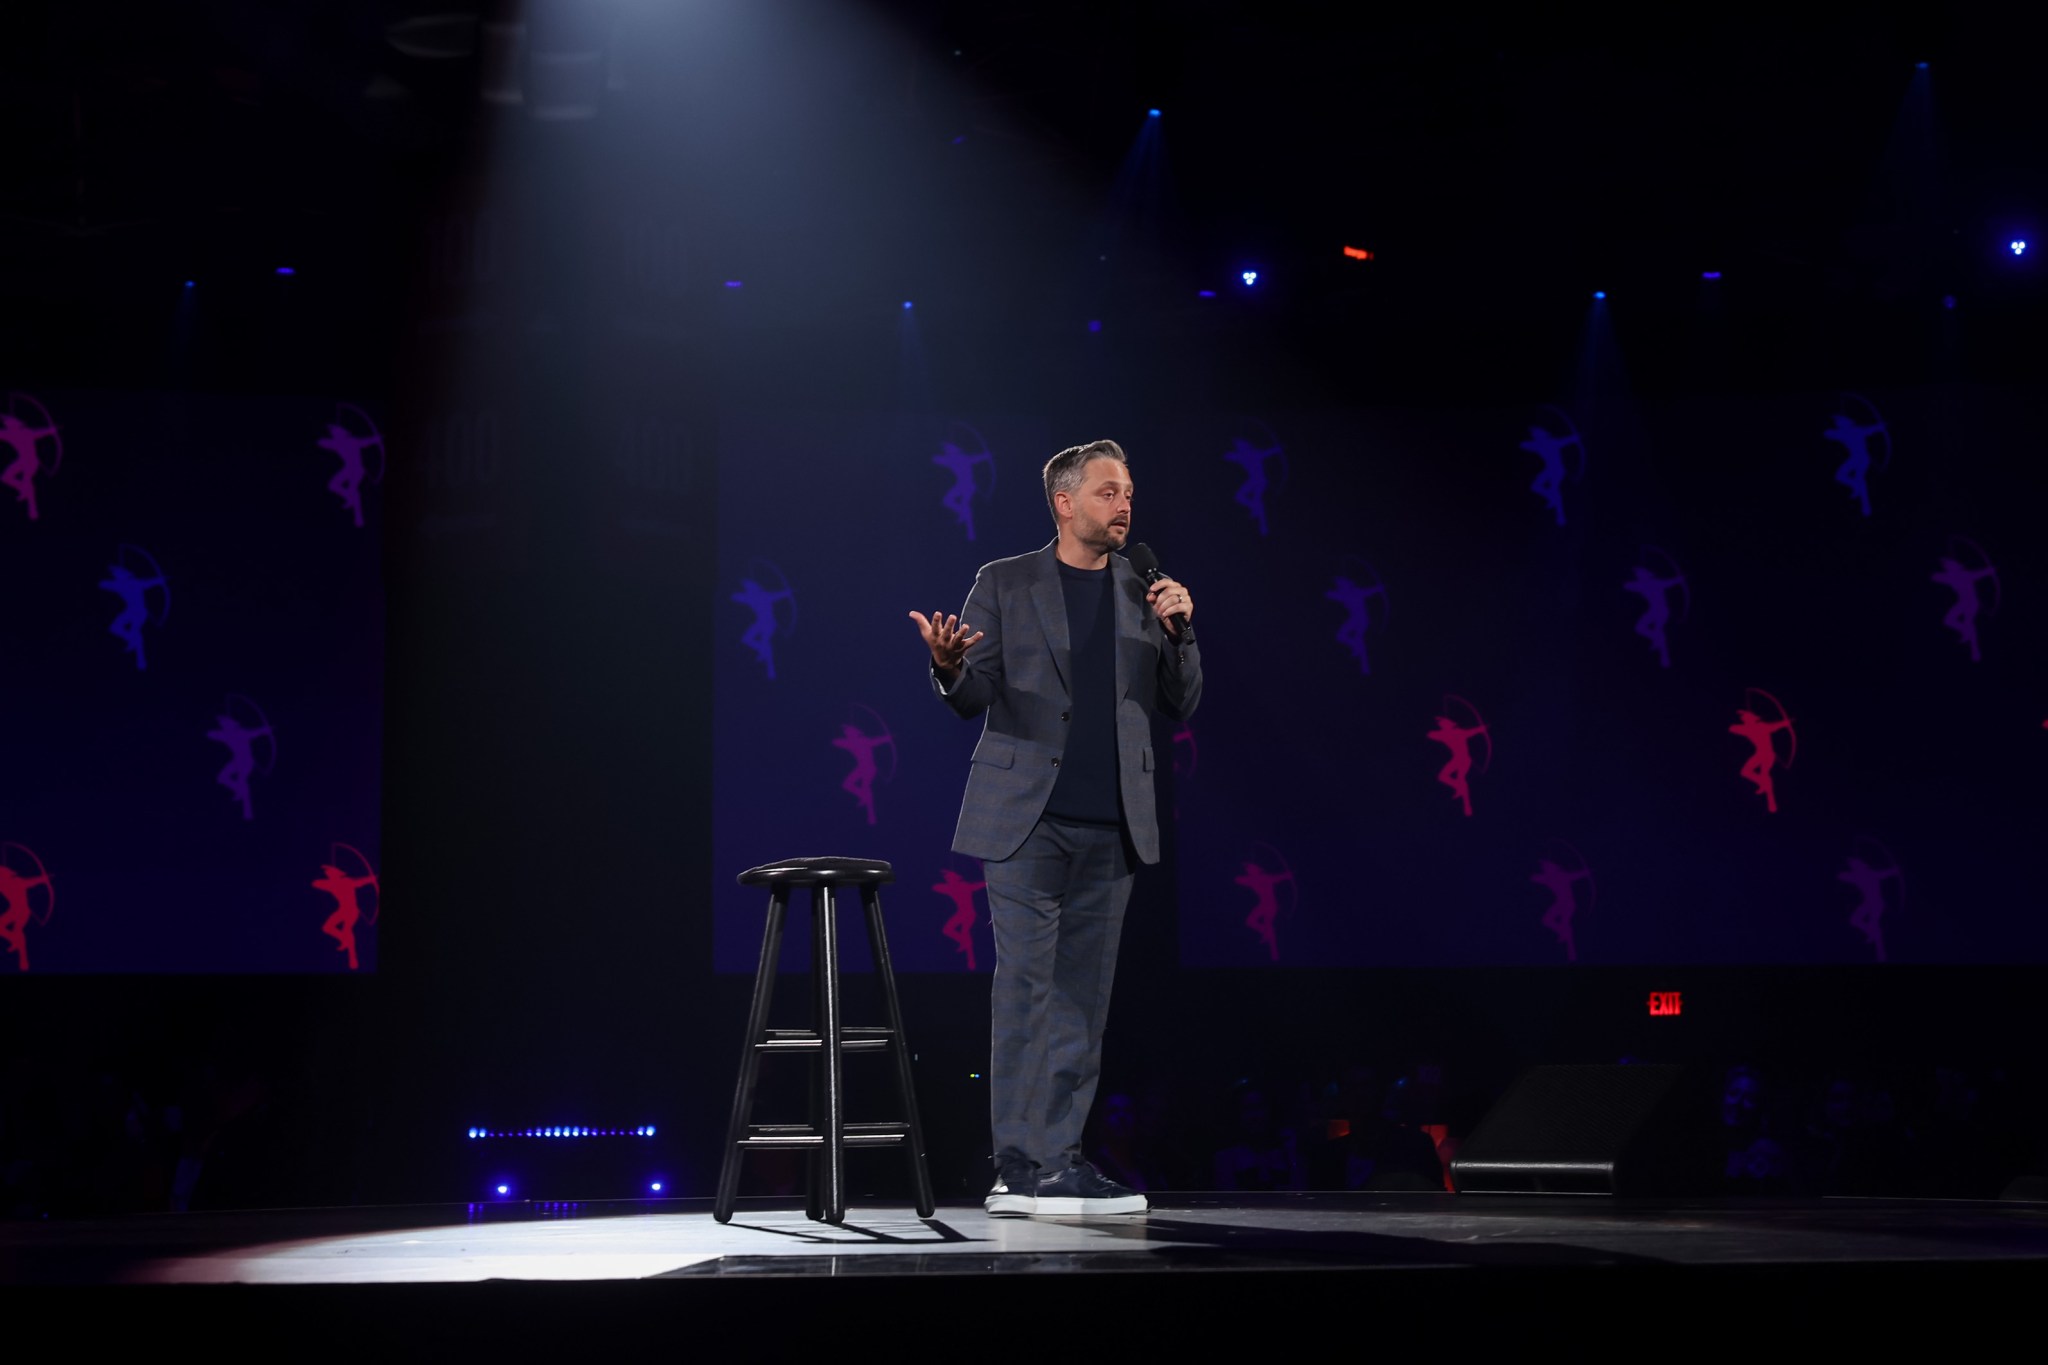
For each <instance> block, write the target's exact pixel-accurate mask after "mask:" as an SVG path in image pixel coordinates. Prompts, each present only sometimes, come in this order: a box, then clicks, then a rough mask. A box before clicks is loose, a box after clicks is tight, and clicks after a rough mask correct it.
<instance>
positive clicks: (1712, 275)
mask: <svg viewBox="0 0 2048 1365" xmlns="http://www.w3.org/2000/svg"><path fill="white" fill-rule="evenodd" d="M1700 278H1701V279H1703V280H1718V279H1720V278H1721V272H1720V271H1718V270H1702V271H1701V272H1700Z"/></svg>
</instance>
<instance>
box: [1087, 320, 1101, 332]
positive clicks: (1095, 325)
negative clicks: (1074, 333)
mask: <svg viewBox="0 0 2048 1365" xmlns="http://www.w3.org/2000/svg"><path fill="white" fill-rule="evenodd" d="M1088 330H1089V331H1091V332H1099V331H1101V330H1102V319H1101V318H1090V319H1088Z"/></svg>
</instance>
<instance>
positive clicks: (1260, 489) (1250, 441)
mask: <svg viewBox="0 0 2048 1365" xmlns="http://www.w3.org/2000/svg"><path fill="white" fill-rule="evenodd" d="M1244 425H1246V426H1249V427H1256V428H1258V430H1257V431H1254V432H1252V433H1251V434H1250V436H1249V437H1246V436H1243V435H1240V436H1238V437H1237V438H1236V440H1234V441H1233V442H1232V443H1231V446H1230V449H1229V450H1227V451H1225V452H1224V453H1223V458H1224V459H1225V460H1227V461H1228V462H1229V463H1231V464H1234V465H1237V466H1239V467H1240V468H1242V469H1243V470H1244V482H1242V483H1240V484H1239V485H1238V487H1237V505H1238V506H1240V507H1242V508H1244V510H1245V511H1246V512H1248V513H1250V514H1251V519H1252V521H1253V522H1254V523H1256V524H1257V526H1258V528H1259V534H1260V535H1262V536H1263V535H1265V534H1266V533H1267V530H1268V529H1269V528H1268V526H1267V523H1266V493H1267V491H1268V489H1269V487H1270V484H1269V483H1268V481H1267V479H1266V465H1267V464H1268V463H1270V462H1271V461H1274V460H1277V461H1279V462H1280V484H1279V486H1280V487H1282V488H1285V487H1286V486H1287V449H1286V447H1285V446H1283V445H1281V444H1280V438H1279V436H1277V435H1276V434H1274V431H1273V428H1271V427H1269V426H1267V425H1266V424H1265V423H1264V422H1261V421H1260V420H1259V419H1258V418H1256V417H1247V418H1245V419H1244Z"/></svg>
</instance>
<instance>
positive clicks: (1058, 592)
mask: <svg viewBox="0 0 2048 1365" xmlns="http://www.w3.org/2000/svg"><path fill="white" fill-rule="evenodd" d="M1058 544H1059V542H1057V541H1055V542H1053V544H1051V545H1048V546H1046V547H1045V549H1043V550H1041V551H1040V552H1039V555H1038V559H1037V562H1036V563H1035V564H1034V565H1033V566H1032V567H1033V569H1034V570H1035V574H1034V576H1033V578H1032V582H1031V604H1032V605H1033V606H1035V607H1036V608H1038V622H1039V625H1040V626H1041V627H1042V628H1043V629H1044V631H1045V642H1046V644H1047V645H1049V646H1051V648H1052V666H1053V671H1054V672H1056V673H1058V674H1059V678H1060V686H1062V687H1064V688H1066V689H1067V695H1068V696H1072V695H1073V692H1074V683H1073V675H1074V641H1073V637H1072V636H1071V635H1070V634H1068V632H1067V595H1066V591H1065V590H1064V589H1063V588H1061V587H1060V569H1059V560H1058V558H1057V556H1056V554H1055V551H1056V549H1057V547H1058ZM1117 681H1118V685H1119V686H1121V685H1122V681H1123V680H1122V679H1121V678H1119V679H1118V680H1117Z"/></svg>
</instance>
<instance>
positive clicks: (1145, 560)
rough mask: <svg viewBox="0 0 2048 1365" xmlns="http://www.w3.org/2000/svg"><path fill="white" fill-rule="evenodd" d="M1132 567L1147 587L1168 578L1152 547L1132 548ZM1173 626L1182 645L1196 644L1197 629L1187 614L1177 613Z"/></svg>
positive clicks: (1139, 545)
mask: <svg viewBox="0 0 2048 1365" xmlns="http://www.w3.org/2000/svg"><path fill="white" fill-rule="evenodd" d="M1131 567H1132V568H1134V569H1136V570H1137V571H1138V577H1140V578H1142V579H1144V580H1145V583H1146V585H1147V586H1150V585H1151V584H1154V583H1157V582H1158V581H1159V580H1160V579H1162V578H1164V577H1166V575H1165V574H1163V573H1161V572H1160V570H1159V556H1158V555H1155V554H1153V553H1152V547H1151V546H1150V545H1146V544H1143V543H1140V544H1137V545H1133V546H1132V547H1131ZM1173 624H1174V626H1175V627H1176V628H1177V629H1178V630H1179V632H1180V642H1181V643H1182V644H1184V645H1191V644H1193V643H1194V642H1195V628H1194V627H1193V626H1191V625H1189V624H1188V614H1187V613H1186V612H1184V611H1177V612H1175V613H1174V614H1173Z"/></svg>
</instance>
